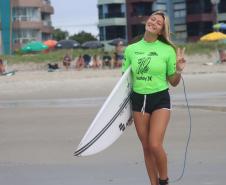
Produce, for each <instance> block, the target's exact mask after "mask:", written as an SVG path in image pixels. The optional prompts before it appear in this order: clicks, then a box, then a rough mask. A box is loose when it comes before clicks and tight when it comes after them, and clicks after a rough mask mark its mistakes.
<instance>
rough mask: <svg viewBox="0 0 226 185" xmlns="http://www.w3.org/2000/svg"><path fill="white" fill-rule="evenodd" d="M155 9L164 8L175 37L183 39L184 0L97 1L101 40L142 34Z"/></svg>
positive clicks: (126, 37)
mask: <svg viewBox="0 0 226 185" xmlns="http://www.w3.org/2000/svg"><path fill="white" fill-rule="evenodd" d="M155 10H163V11H164V12H166V13H167V14H168V15H169V18H170V20H171V23H172V24H171V32H172V33H174V34H173V38H174V39H175V40H180V41H185V40H186V38H187V31H186V3H185V1H184V0H172V1H168V0H99V1H98V13H99V24H98V27H99V33H100V40H101V41H109V40H111V39H114V38H117V37H121V38H124V39H126V40H128V41H131V40H132V38H134V37H136V36H137V35H140V34H143V33H144V23H145V21H146V19H147V18H148V16H149V15H150V14H151V13H152V12H153V11H155Z"/></svg>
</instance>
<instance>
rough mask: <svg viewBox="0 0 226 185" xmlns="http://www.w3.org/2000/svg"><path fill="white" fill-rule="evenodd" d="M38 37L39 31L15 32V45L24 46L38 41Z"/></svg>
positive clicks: (24, 30) (23, 30) (22, 30)
mask: <svg viewBox="0 0 226 185" xmlns="http://www.w3.org/2000/svg"><path fill="white" fill-rule="evenodd" d="M38 37H39V31H38V30H31V29H20V30H15V31H14V43H20V44H24V43H27V42H28V41H32V40H38Z"/></svg>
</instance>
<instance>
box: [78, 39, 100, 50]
mask: <svg viewBox="0 0 226 185" xmlns="http://www.w3.org/2000/svg"><path fill="white" fill-rule="evenodd" d="M103 47H104V44H103V43H101V42H100V41H98V40H94V41H87V42H84V43H83V44H82V48H85V49H97V48H103Z"/></svg>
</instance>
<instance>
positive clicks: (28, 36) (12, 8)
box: [0, 0, 54, 54]
mask: <svg viewBox="0 0 226 185" xmlns="http://www.w3.org/2000/svg"><path fill="white" fill-rule="evenodd" d="M53 13H54V9H53V7H52V6H51V1H50V0H0V23H1V24H0V34H1V37H0V47H1V49H0V52H2V53H3V54H11V53H12V52H13V51H16V50H18V49H19V48H20V47H21V46H22V45H23V44H25V43H27V42H29V41H32V40H36V41H42V40H47V39H50V38H51V34H52V32H53V27H52V23H51V15H52V14H53Z"/></svg>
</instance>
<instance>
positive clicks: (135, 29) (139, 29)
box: [132, 24, 145, 38]
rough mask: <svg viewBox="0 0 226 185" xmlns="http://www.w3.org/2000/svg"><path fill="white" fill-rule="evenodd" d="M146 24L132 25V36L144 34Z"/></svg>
mask: <svg viewBox="0 0 226 185" xmlns="http://www.w3.org/2000/svg"><path fill="white" fill-rule="evenodd" d="M144 31H145V26H144V25H143V24H136V25H132V38H133V37H136V36H138V35H141V34H143V33H144Z"/></svg>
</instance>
